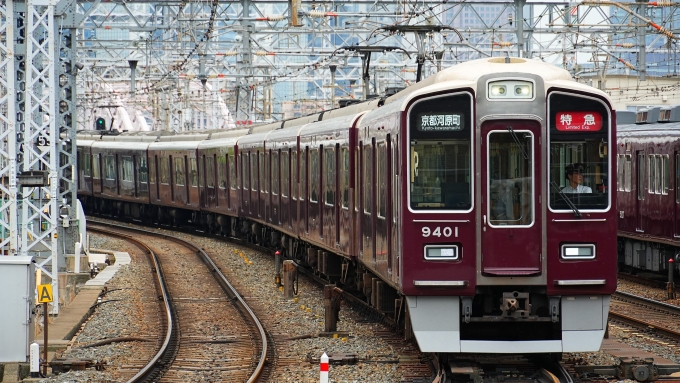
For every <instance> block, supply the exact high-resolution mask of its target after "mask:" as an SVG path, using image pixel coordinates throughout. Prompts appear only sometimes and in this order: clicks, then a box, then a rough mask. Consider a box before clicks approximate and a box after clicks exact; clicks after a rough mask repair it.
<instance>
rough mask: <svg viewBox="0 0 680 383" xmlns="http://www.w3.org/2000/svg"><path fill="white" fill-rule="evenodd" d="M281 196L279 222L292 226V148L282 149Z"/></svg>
mask: <svg viewBox="0 0 680 383" xmlns="http://www.w3.org/2000/svg"><path fill="white" fill-rule="evenodd" d="M280 160H281V198H280V199H279V201H280V205H279V222H278V223H279V224H280V225H281V226H282V227H283V228H286V229H287V228H289V227H290V149H288V148H284V149H283V150H282V151H281V157H280Z"/></svg>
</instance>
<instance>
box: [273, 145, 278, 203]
mask: <svg viewBox="0 0 680 383" xmlns="http://www.w3.org/2000/svg"><path fill="white" fill-rule="evenodd" d="M272 195H279V151H278V150H273V151H272Z"/></svg>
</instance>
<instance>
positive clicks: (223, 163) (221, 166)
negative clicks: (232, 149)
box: [217, 156, 227, 189]
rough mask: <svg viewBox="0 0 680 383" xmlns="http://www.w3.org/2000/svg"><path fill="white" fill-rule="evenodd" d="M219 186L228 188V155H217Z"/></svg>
mask: <svg viewBox="0 0 680 383" xmlns="http://www.w3.org/2000/svg"><path fill="white" fill-rule="evenodd" d="M217 186H218V187H219V188H220V189H226V188H227V157H225V156H219V157H217Z"/></svg>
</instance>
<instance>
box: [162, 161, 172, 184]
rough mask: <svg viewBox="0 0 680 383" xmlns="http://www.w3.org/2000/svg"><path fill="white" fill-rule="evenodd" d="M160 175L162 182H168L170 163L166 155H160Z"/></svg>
mask: <svg viewBox="0 0 680 383" xmlns="http://www.w3.org/2000/svg"><path fill="white" fill-rule="evenodd" d="M160 177H161V183H162V184H164V185H169V184H170V164H169V159H168V157H161V168H160Z"/></svg>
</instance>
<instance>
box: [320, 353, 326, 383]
mask: <svg viewBox="0 0 680 383" xmlns="http://www.w3.org/2000/svg"><path fill="white" fill-rule="evenodd" d="M320 370H321V376H320V377H319V382H320V383H328V355H326V353H325V352H324V353H323V355H321V364H320Z"/></svg>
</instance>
